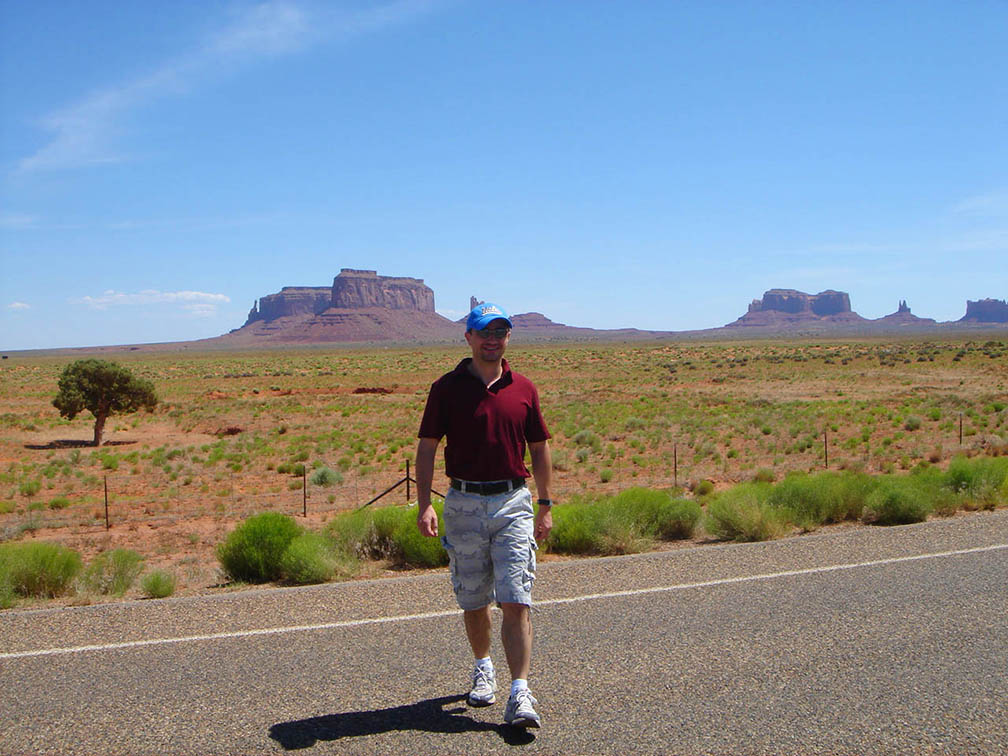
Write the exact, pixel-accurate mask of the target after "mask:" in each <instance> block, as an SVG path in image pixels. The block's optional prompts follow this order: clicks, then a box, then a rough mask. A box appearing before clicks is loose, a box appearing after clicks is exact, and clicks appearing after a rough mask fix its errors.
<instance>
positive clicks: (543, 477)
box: [417, 441, 553, 541]
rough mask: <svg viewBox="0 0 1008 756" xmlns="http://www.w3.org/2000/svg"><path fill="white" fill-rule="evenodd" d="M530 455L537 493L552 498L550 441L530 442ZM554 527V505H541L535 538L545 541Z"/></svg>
mask: <svg viewBox="0 0 1008 756" xmlns="http://www.w3.org/2000/svg"><path fill="white" fill-rule="evenodd" d="M529 456H530V457H532V477H533V478H535V484H536V495H537V496H538V498H540V499H550V498H552V497H551V496H550V485H552V483H553V456H552V455H551V454H550V448H549V441H536V442H534V443H530V444H529ZM418 467H419V465H418ZM419 480H420V474H419V473H417V481H419ZM552 529H553V507H543V506H541V507H539V511H538V512H536V518H535V539H536V540H537V541H545V540H546V539H547V538H549V534H550V531H551V530H552Z"/></svg>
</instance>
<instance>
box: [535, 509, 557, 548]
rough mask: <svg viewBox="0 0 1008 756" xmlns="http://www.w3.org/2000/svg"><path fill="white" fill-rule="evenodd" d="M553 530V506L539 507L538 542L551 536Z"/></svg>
mask: <svg viewBox="0 0 1008 756" xmlns="http://www.w3.org/2000/svg"><path fill="white" fill-rule="evenodd" d="M551 530H553V507H539V511H538V513H536V518H535V530H534V531H533V532H534V534H535V539H536V543H542V542H543V541H545V540H546V539H547V538H549V534H550V531H551Z"/></svg>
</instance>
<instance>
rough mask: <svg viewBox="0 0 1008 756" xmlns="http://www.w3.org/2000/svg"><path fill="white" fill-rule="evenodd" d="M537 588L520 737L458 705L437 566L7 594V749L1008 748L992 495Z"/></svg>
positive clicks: (1002, 566)
mask: <svg viewBox="0 0 1008 756" xmlns="http://www.w3.org/2000/svg"><path fill="white" fill-rule="evenodd" d="M536 595H537V600H538V606H537V608H536V609H535V612H534V623H535V630H536V647H535V652H534V667H535V668H534V670H533V679H532V685H533V690H534V692H535V694H536V696H537V697H538V699H539V701H540V706H539V707H538V708H539V711H540V714H541V715H542V717H543V729H542V730H539V731H537V732H533V733H522V732H512V731H510V729H509V728H506V727H504V726H503V725H501V724H500V722H501V717H502V715H503V708H504V707H503V698H504V697H505V696H504V695H501V696H499V701H498V703H497V704H496V705H495V706H491V707H489V708H485V709H469V708H467V707H466V705H465V702H464V700H463V698H462V696H463V694H464V693H465V691H466V685H467V676H468V672H469V666H470V664H471V659H470V656H469V653H468V650H467V647H466V645H465V641H464V638H463V636H462V631H461V618H460V615H459V613H458V612H457V611H456V610H455V609H454V606H453V602H452V599H451V596H450V590H449V587H448V581H447V577H446V575H445V574H444V573H438V574H426V575H420V576H413V577H404V578H397V579H391V580H378V581H367V582H355V583H345V584H335V585H326V586H318V587H311V588H299V589H274V590H269V591H246V592H242V593H235V594H229V595H224V596H215V597H202V598H191V599H174V600H172V599H170V600H164V601H146V602H130V603H125V604H115V605H105V606H92V607H80V608H73V609H61V610H42V611H16V610H15V611H6V612H2V613H0V753H2V754H5V755H6V754H22V753H23V754H29V753H30V754H36V753H80V754H105V753H114V754H238V753H241V754H245V753H248V754H254V753H278V752H283V751H285V750H287V751H298V752H300V753H304V754H316V753H340V754H344V753H347V754H355V753H367V754H384V753H394V754H417V755H418V756H422V755H423V754H441V753H445V754H463V753H465V754H476V753H499V752H529V753H551V754H553V753H555V754H573V753H662V754H698V753H710V754H725V753H738V754H791V753H794V754H799V753H801V754H805V753H823V754H874V753H877V754H903V753H906V754H931V753H934V754H974V753H976V754H1003V753H1008V511H1005V510H1002V511H999V512H995V513H978V514H973V515H970V516H964V517H956V518H953V519H949V520H938V521H933V522H929V523H924V524H921V525H915V526H906V527H899V528H864V527H860V528H850V529H843V530H833V531H830V532H828V533H821V534H815V535H810V536H804V537H799V538H794V539H788V540H781V541H774V542H770V543H763V544H741V545H723V546H702V547H698V548H686V549H678V550H673V551H670V552H664V553H659V554H647V555H639V556H633V557H619V558H611V559H594V560H578V561H574V562H563V563H550V564H545V565H541V567H540V575H539V579H538V581H537V589H536ZM494 656H495V661H496V662H497V664H498V670H499V672H500V677H501V678H503V679H502V683H504V685H506V684H507V677H508V676H507V673H506V668H505V666H504V660H503V654H502V653H501V651H500V648H499V645H495V648H494ZM502 687H503V686H502Z"/></svg>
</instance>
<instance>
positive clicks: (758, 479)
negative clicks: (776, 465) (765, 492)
mask: <svg viewBox="0 0 1008 756" xmlns="http://www.w3.org/2000/svg"><path fill="white" fill-rule="evenodd" d="M776 479H777V476H776V475H774V471H773V470H768V469H767V468H765V467H763V468H760V469H759V470H757V471H756V474H755V475H754V476H753V483H773V482H774V481H775V480H776Z"/></svg>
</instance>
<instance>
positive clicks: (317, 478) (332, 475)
mask: <svg viewBox="0 0 1008 756" xmlns="http://www.w3.org/2000/svg"><path fill="white" fill-rule="evenodd" d="M310 480H311V484H312V485H313V486H322V487H325V488H328V487H329V486H335V485H336V484H338V483H342V482H343V476H342V475H341V474H340V473H339V472H337V471H336V470H330V469H329V468H328V467H320V468H319V469H318V470H316V471H315V472H313V473H312V476H311V479H310Z"/></svg>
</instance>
